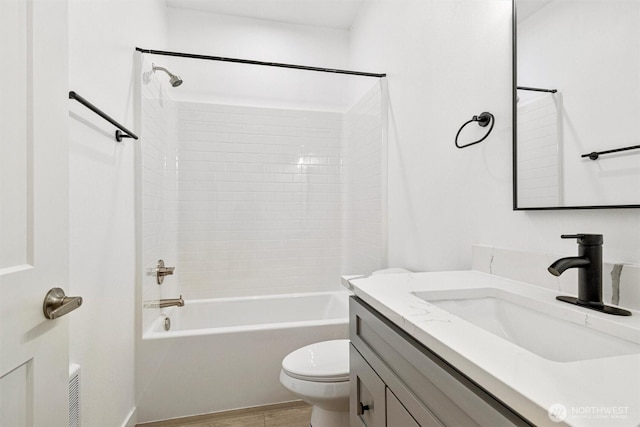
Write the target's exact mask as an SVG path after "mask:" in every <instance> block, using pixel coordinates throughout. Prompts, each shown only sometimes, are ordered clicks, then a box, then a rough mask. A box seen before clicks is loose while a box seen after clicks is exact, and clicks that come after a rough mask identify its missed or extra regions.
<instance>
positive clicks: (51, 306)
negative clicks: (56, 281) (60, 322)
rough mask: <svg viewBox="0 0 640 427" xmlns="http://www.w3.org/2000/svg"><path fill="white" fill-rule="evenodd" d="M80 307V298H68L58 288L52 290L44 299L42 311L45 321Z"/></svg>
mask: <svg viewBox="0 0 640 427" xmlns="http://www.w3.org/2000/svg"><path fill="white" fill-rule="evenodd" d="M81 305H82V297H68V296H66V295H65V294H64V291H63V290H62V289H60V288H52V289H51V290H50V291H49V292H47V295H46V296H45V297H44V302H43V303H42V311H43V312H44V317H46V318H47V319H51V320H53V319H57V318H58V317H61V316H64V315H65V314H68V313H71V312H72V311H73V310H75V309H76V308H78V307H80V306H81Z"/></svg>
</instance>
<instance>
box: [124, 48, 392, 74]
mask: <svg viewBox="0 0 640 427" xmlns="http://www.w3.org/2000/svg"><path fill="white" fill-rule="evenodd" d="M136 50H137V51H138V52H142V53H150V54H153V55H165V56H177V57H180V58H192V59H206V60H209V61H222V62H236V63H240V64H251V65H264V66H267V67H280V68H293V69H296V70H308V71H320V72H322V73H334V74H349V75H352V76H363V77H378V78H381V77H386V76H387V75H386V74H378V73H365V72H362V71H351V70H337V69H333V68H320V67H308V66H306V65H294V64H282V63H279V62H263V61H254V60H252V59H238V58H226V57H223V56H209V55H197V54H193V53H183V52H168V51H165V50H153V49H142V48H139V47H136Z"/></svg>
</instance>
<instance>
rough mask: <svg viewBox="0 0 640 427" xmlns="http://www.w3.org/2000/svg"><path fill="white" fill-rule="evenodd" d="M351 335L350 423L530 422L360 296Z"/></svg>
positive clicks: (355, 426) (376, 426)
mask: <svg viewBox="0 0 640 427" xmlns="http://www.w3.org/2000/svg"><path fill="white" fill-rule="evenodd" d="M349 335H350V339H351V347H350V369H351V374H350V375H351V377H350V380H351V381H350V383H351V392H350V420H351V427H385V426H386V427H431V426H434V427H436V426H456V427H457V426H465V427H467V426H468V427H473V426H484V427H500V426H531V425H532V424H531V423H529V422H527V421H526V420H525V419H524V418H522V417H521V416H520V415H518V414H517V413H516V412H514V411H513V410H511V409H510V408H509V407H508V406H506V405H504V404H503V403H502V402H500V401H499V400H497V399H496V398H495V397H493V396H492V395H491V394H489V393H488V392H487V391H485V390H484V389H482V388H481V387H480V386H478V385H477V384H475V383H474V382H472V381H471V380H470V379H468V378H467V377H465V376H464V375H462V374H461V373H460V372H458V371H457V370H456V369H454V368H453V367H451V366H450V365H448V364H447V363H446V362H445V361H444V360H442V359H441V358H440V357H439V356H437V355H436V354H435V353H433V352H432V351H431V350H429V349H428V348H427V347H425V346H424V345H422V344H421V343H419V342H418V341H416V340H415V339H414V338H413V337H411V336H410V335H408V334H407V333H406V332H404V331H403V330H402V329H400V328H399V327H397V326H396V325H394V324H393V323H392V322H390V321H389V320H388V319H386V318H385V317H384V316H382V315H381V314H380V313H378V312H377V311H376V310H375V309H373V308H372V307H370V306H369V305H367V304H366V303H365V302H364V301H362V300H361V299H359V298H357V297H351V299H350V302H349Z"/></svg>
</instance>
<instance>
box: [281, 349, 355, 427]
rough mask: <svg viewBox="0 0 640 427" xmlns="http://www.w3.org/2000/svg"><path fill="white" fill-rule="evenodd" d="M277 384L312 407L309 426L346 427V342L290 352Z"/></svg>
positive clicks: (284, 360) (347, 394)
mask: <svg viewBox="0 0 640 427" xmlns="http://www.w3.org/2000/svg"><path fill="white" fill-rule="evenodd" d="M280 382H281V383H282V385H283V386H284V387H285V388H286V389H287V390H289V391H290V392H292V393H293V394H295V395H296V396H298V397H300V398H301V399H302V400H304V401H305V402H307V403H310V404H312V405H313V408H312V410H311V427H349V340H347V339H344V340H333V341H322V342H318V343H314V344H311V345H308V346H305V347H302V348H299V349H298V350H295V351H293V352H291V353H289V354H288V355H287V356H286V357H285V358H284V359H283V360H282V370H281V371H280Z"/></svg>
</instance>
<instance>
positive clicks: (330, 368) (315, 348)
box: [282, 339, 349, 381]
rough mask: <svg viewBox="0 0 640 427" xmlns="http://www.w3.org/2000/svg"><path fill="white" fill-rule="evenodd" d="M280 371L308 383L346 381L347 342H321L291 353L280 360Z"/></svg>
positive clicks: (347, 368) (347, 364) (347, 367)
mask: <svg viewBox="0 0 640 427" xmlns="http://www.w3.org/2000/svg"><path fill="white" fill-rule="evenodd" d="M282 369H283V370H284V371H285V372H286V373H287V374H289V375H291V376H292V377H294V378H298V379H304V380H308V381H346V380H348V379H349V340H347V339H344V340H332V341H322V342H317V343H314V344H310V345H307V346H305V347H302V348H299V349H297V350H295V351H292V352H291V353H289V354H288V355H287V356H286V357H285V358H284V359H283V360H282Z"/></svg>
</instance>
